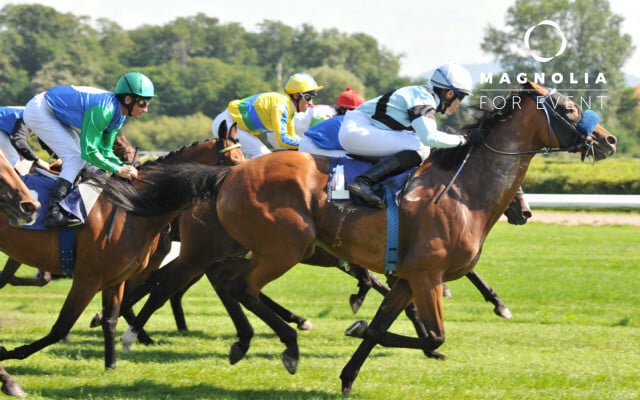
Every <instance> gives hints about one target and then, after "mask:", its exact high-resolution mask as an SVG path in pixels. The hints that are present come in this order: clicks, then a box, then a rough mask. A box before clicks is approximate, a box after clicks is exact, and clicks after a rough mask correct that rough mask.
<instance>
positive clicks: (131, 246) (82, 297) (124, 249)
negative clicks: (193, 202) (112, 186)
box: [0, 140, 218, 368]
mask: <svg viewBox="0 0 640 400" xmlns="http://www.w3.org/2000/svg"><path fill="white" fill-rule="evenodd" d="M216 143H217V142H216V141H215V140H209V141H206V142H202V143H198V144H194V145H192V146H189V147H185V148H181V149H180V150H178V151H175V152H171V153H169V154H168V155H166V156H164V157H162V158H160V159H158V160H154V161H153V162H149V163H145V164H143V165H141V166H140V169H139V171H140V174H139V180H138V181H137V182H141V181H142V179H143V178H144V173H145V172H144V171H145V169H146V168H147V166H146V165H147V164H149V166H156V167H159V168H162V167H164V166H165V165H169V164H172V163H176V162H184V161H188V160H189V159H190V158H192V157H196V155H195V154H196V153H199V152H205V153H207V154H209V156H210V157H215V155H216V154H217V152H218V150H217V148H216ZM198 157H199V156H198ZM103 177H104V175H103ZM96 179H97V178H96ZM117 179H119V178H116V177H110V178H108V179H106V181H110V180H117ZM128 184H129V185H131V184H130V183H128ZM134 184H137V183H134ZM179 213H180V210H177V211H176V212H175V213H172V214H170V215H164V216H162V217H158V218H151V219H148V218H138V217H134V216H131V215H128V214H126V213H124V212H119V210H118V208H117V207H116V206H114V205H113V204H112V203H111V202H109V201H108V200H106V199H105V198H104V197H102V196H100V197H99V198H98V200H97V201H96V204H95V205H94V207H93V208H92V210H91V212H90V213H89V215H88V217H87V219H86V222H85V223H84V224H83V225H81V226H79V227H77V228H75V244H76V245H75V248H76V249H77V251H76V260H75V266H74V270H73V274H72V285H71V289H70V291H69V293H68V295H67V298H66V300H65V303H64V305H63V306H62V309H61V311H60V314H59V316H58V319H57V320H56V322H55V324H54V325H53V327H52V329H51V331H50V332H49V333H48V334H47V335H46V336H44V337H43V338H41V339H39V340H37V341H35V342H33V343H30V344H28V345H24V346H21V347H18V348H16V349H13V350H7V349H5V348H2V347H0V360H6V359H24V358H26V357H28V356H29V355H31V354H33V353H35V352H37V351H39V350H41V349H42V348H44V347H46V346H49V345H51V344H53V343H56V342H58V341H59V340H61V339H62V338H64V337H65V336H66V335H67V333H68V332H69V330H70V329H71V327H72V326H73V324H74V323H75V322H76V320H77V318H78V317H79V316H80V314H81V313H82V311H83V310H84V309H85V308H86V306H87V305H88V304H89V302H90V301H91V300H92V298H93V297H94V296H95V294H96V293H98V292H99V291H102V305H103V313H104V317H103V319H102V328H103V333H104V337H105V366H106V368H115V367H116V357H115V341H114V337H115V326H116V321H117V317H118V316H119V309H120V304H121V301H122V296H123V291H124V282H125V281H126V280H127V279H129V278H131V277H133V276H134V275H136V274H137V273H139V272H140V271H142V270H144V268H146V266H147V264H148V261H149V257H150V255H151V254H153V252H154V251H155V250H156V247H157V245H158V241H159V237H160V233H161V232H162V231H163V230H164V229H165V227H166V226H167V225H168V224H169V223H170V222H171V221H172V220H173V218H175V217H177V216H178V214H179ZM2 218H4V217H2V216H0V250H2V251H3V252H5V253H6V254H8V255H9V256H10V257H11V258H13V259H15V260H16V261H18V262H21V263H24V264H28V265H32V266H35V267H37V268H41V269H44V270H46V271H49V272H52V273H54V274H62V273H63V272H62V269H61V262H60V259H59V254H58V236H59V232H58V231H56V230H43V231H39V230H24V229H19V228H15V227H11V226H9V225H8V224H7V223H6V221H2ZM34 249H38V250H37V251H34Z"/></svg>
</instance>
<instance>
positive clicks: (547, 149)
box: [482, 89, 585, 156]
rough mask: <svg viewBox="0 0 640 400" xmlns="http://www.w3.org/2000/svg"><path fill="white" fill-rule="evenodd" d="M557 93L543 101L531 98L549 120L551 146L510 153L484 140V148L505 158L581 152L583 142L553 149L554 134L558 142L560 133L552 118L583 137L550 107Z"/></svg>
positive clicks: (548, 128)
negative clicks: (554, 127) (553, 124)
mask: <svg viewBox="0 0 640 400" xmlns="http://www.w3.org/2000/svg"><path fill="white" fill-rule="evenodd" d="M555 92H556V89H551V90H549V93H547V94H546V95H544V96H543V97H542V99H539V98H537V97H536V96H534V95H533V94H532V95H531V97H532V98H534V100H536V103H537V104H540V105H542V111H544V116H545V117H546V119H547V132H548V137H549V146H548V147H543V148H541V149H539V150H526V151H517V152H509V151H501V150H498V149H495V148H493V147H491V146H490V145H488V144H487V143H486V142H485V141H484V140H483V141H482V145H483V146H484V147H486V148H487V149H488V150H490V151H492V152H494V153H496V154H500V155H503V156H531V155H535V154H550V153H557V152H561V151H567V152H574V151H577V150H579V149H580V148H582V147H583V146H585V143H584V142H583V143H578V144H574V145H570V146H561V147H552V142H553V134H554V133H555V135H556V138H558V141H560V137H559V136H558V133H557V132H556V131H555V130H554V129H553V128H552V127H551V119H552V117H553V119H554V120H556V121H560V122H562V123H563V124H564V126H565V128H568V129H569V130H570V131H571V133H573V134H574V135H575V136H576V137H580V136H582V135H581V133H580V132H579V131H578V129H577V128H576V127H575V126H574V125H573V124H571V123H570V122H569V121H567V120H566V119H565V118H564V117H562V116H561V115H560V114H558V112H557V111H556V110H555V108H553V107H552V106H550V105H549V103H548V100H549V98H550V97H551V95H553V94H554V93H555Z"/></svg>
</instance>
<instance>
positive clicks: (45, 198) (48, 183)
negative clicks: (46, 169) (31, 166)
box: [22, 174, 87, 230]
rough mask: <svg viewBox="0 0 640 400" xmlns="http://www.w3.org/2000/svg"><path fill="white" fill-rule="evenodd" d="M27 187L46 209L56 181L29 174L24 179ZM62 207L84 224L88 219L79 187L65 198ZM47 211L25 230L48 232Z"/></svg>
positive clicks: (39, 215)
mask: <svg viewBox="0 0 640 400" xmlns="http://www.w3.org/2000/svg"><path fill="white" fill-rule="evenodd" d="M22 180H23V181H24V183H25V185H27V187H28V188H29V189H30V190H31V192H33V193H34V195H35V196H36V198H37V199H38V201H39V202H40V204H42V206H43V207H46V206H47V204H48V203H49V193H50V192H51V188H53V186H54V185H55V181H54V180H53V179H51V178H49V177H46V176H44V175H40V174H29V175H25V176H23V177H22ZM60 206H61V207H62V208H63V209H64V210H65V211H66V212H68V213H70V214H72V215H73V216H75V217H76V218H78V219H79V220H80V221H82V223H84V221H85V220H86V218H87V211H86V210H85V207H84V203H83V202H82V197H81V195H80V191H79V190H78V188H77V187H74V188H73V189H72V190H71V192H70V193H69V194H68V195H67V197H65V199H64V200H62V202H61V203H60ZM46 211H47V210H45V209H43V210H42V211H41V212H39V213H38V218H36V220H35V221H34V222H33V223H31V224H29V225H23V226H22V228H24V229H34V230H48V229H49V228H47V227H46V226H44V219H45V218H46V214H47V213H46Z"/></svg>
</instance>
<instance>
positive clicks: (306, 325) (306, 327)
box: [298, 319, 314, 331]
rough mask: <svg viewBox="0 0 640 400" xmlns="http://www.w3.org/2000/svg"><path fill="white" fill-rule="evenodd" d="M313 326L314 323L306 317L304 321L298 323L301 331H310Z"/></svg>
mask: <svg viewBox="0 0 640 400" xmlns="http://www.w3.org/2000/svg"><path fill="white" fill-rule="evenodd" d="M313 328H314V326H313V323H312V322H311V321H309V320H308V319H305V320H304V321H302V322H300V323H299V324H298V329H299V330H301V331H310V330H312V329H313Z"/></svg>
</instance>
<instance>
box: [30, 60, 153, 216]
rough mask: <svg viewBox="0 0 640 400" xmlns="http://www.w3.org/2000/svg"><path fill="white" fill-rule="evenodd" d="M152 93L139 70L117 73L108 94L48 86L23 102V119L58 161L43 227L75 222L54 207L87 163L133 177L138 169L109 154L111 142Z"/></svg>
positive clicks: (83, 89)
mask: <svg viewBox="0 0 640 400" xmlns="http://www.w3.org/2000/svg"><path fill="white" fill-rule="evenodd" d="M154 96H155V91H154V86H153V83H152V82H151V80H150V79H149V78H148V77H146V76H145V75H143V74H141V73H140V72H129V73H126V74H124V75H122V76H121V77H120V79H119V80H118V82H117V83H116V87H115V90H114V91H113V92H108V91H105V90H102V89H96V88H92V87H86V86H73V85H61V86H54V87H52V88H51V89H49V90H47V91H46V92H43V93H40V94H38V95H36V96H35V97H34V98H33V99H31V100H30V101H29V103H27V106H26V107H25V110H24V121H25V123H26V124H27V126H28V127H29V129H31V130H32V131H33V132H34V133H35V134H36V136H38V138H39V139H41V140H42V141H43V142H44V143H45V144H46V145H47V146H48V147H49V148H50V149H51V150H53V151H54V152H55V153H56V154H57V155H58V157H59V158H60V159H61V160H62V161H63V163H62V169H61V171H60V177H59V178H58V179H57V180H56V185H55V186H54V188H53V189H52V191H51V194H50V198H49V204H48V207H47V217H46V219H45V225H46V226H47V227H49V228H55V227H61V226H74V225H78V224H79V223H80V221H79V220H78V219H77V218H75V217H73V216H71V215H68V214H67V213H66V212H64V210H62V209H61V208H60V202H61V201H62V200H63V199H64V198H65V197H66V196H67V194H68V193H69V190H70V188H71V186H72V185H73V183H74V182H75V181H76V179H77V177H78V175H79V174H80V171H81V170H82V169H83V168H84V167H85V166H87V165H93V166H95V167H97V168H100V169H103V170H105V171H108V172H111V173H114V174H116V175H118V176H120V177H121V178H125V179H135V178H136V177H137V175H138V171H137V170H136V168H135V167H133V166H132V165H124V164H123V163H122V161H121V160H120V159H119V158H118V157H117V156H116V155H115V154H114V153H113V143H114V141H115V139H116V135H117V134H118V132H119V131H120V128H122V125H123V124H124V122H125V120H126V118H127V116H129V117H133V118H136V119H137V118H139V117H141V116H142V114H144V113H146V112H147V106H148V103H149V101H150V100H151V98H152V97H154Z"/></svg>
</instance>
